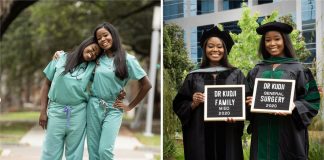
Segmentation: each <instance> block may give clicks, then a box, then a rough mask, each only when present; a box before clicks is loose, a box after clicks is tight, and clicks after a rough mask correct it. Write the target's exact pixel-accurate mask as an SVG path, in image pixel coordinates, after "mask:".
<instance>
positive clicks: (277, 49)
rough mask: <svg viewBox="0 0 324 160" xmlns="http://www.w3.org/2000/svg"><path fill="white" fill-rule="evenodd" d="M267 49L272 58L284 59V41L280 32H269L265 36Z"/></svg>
mask: <svg viewBox="0 0 324 160" xmlns="http://www.w3.org/2000/svg"><path fill="white" fill-rule="evenodd" d="M264 40H265V48H266V50H267V51H268V52H269V53H270V55H271V56H272V57H283V56H284V55H285V54H284V47H285V45H284V41H283V38H282V35H281V34H280V32H277V31H269V32H267V33H266V34H265V39H264Z"/></svg>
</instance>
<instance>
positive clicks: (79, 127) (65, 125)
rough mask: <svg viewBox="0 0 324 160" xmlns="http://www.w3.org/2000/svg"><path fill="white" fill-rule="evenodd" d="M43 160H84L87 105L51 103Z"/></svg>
mask: <svg viewBox="0 0 324 160" xmlns="http://www.w3.org/2000/svg"><path fill="white" fill-rule="evenodd" d="M47 115H48V122H47V130H46V137H45V141H44V144H43V153H42V158H41V159H42V160H61V159H62V155H63V150H64V144H65V158H66V160H82V157H83V148H84V140H85V134H86V103H82V104H79V105H73V106H65V105H61V104H58V103H55V102H50V104H49V107H48V113H47Z"/></svg>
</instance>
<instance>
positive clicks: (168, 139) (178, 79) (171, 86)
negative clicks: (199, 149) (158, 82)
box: [163, 24, 193, 159]
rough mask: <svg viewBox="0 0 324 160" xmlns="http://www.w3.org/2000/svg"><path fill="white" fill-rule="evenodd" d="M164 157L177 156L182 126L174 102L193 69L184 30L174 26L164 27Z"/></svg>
mask: <svg viewBox="0 0 324 160" xmlns="http://www.w3.org/2000/svg"><path fill="white" fill-rule="evenodd" d="M163 67H164V71H163V84H164V85H163V115H164V116H163V131H164V133H163V134H164V137H163V157H164V158H165V159H167V158H169V157H173V156H174V154H175V133H176V132H177V131H180V130H181V124H180V121H179V120H178V118H177V117H176V115H175V114H174V112H173V109H172V101H173V99H174V97H175V95H176V93H177V90H178V89H179V88H180V87H181V85H182V81H183V79H184V76H185V75H186V74H187V73H188V71H189V70H191V69H192V68H193V64H192V62H191V61H190V60H189V57H188V53H187V51H186V50H185V46H184V40H183V30H182V29H181V28H180V27H179V26H177V25H174V24H170V25H169V24H167V25H164V27H163Z"/></svg>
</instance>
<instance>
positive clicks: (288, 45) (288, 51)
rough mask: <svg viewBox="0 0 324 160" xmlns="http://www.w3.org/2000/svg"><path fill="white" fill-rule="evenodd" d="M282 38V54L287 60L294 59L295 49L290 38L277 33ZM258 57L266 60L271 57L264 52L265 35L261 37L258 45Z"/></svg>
mask: <svg viewBox="0 0 324 160" xmlns="http://www.w3.org/2000/svg"><path fill="white" fill-rule="evenodd" d="M278 32H279V31H278ZM279 33H280V35H281V36H282V39H283V42H284V54H285V56H286V57H288V58H296V54H295V49H294V47H293V45H292V42H291V40H290V37H289V35H288V34H285V33H282V32H279ZM258 52H259V53H258V54H259V56H260V57H261V56H262V58H263V59H268V58H270V57H271V54H270V53H269V52H268V51H267V50H266V47H265V34H263V35H262V37H261V40H260V43H259V51H258Z"/></svg>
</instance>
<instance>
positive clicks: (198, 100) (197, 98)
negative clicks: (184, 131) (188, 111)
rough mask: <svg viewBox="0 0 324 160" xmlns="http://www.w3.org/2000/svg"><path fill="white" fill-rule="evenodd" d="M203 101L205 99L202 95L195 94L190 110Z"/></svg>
mask: <svg viewBox="0 0 324 160" xmlns="http://www.w3.org/2000/svg"><path fill="white" fill-rule="evenodd" d="M204 99H205V96H204V93H201V92H195V93H194V94H193V95H192V105H191V106H192V109H195V108H196V107H198V106H199V104H200V103H204Z"/></svg>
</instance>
